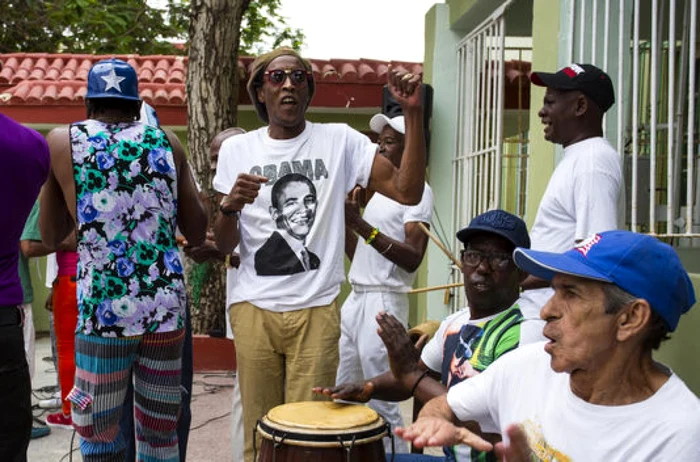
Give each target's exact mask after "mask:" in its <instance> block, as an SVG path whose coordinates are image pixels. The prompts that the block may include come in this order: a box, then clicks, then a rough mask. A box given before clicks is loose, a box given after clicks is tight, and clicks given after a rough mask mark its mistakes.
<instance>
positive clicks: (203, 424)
mask: <svg viewBox="0 0 700 462" xmlns="http://www.w3.org/2000/svg"><path fill="white" fill-rule="evenodd" d="M229 415H231V411H229V412H227V413H225V414H222V415H220V416H217V417H212V418H211V419H207V420H205V421H204V422H202V423H201V424H199V425H197V426H194V427H190V431H193V430H198V429H200V428H202V427H204V426H206V425H209V424H210V423H212V422H214V421H216V420H219V419H223V418H224V417H226V416H229Z"/></svg>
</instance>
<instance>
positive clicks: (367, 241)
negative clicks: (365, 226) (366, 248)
mask: <svg viewBox="0 0 700 462" xmlns="http://www.w3.org/2000/svg"><path fill="white" fill-rule="evenodd" d="M378 235H379V228H372V232H371V233H370V235H369V237H368V238H367V239H365V244H367V245H370V244H371V243H372V242H373V241H374V240H375V239H376V238H377V236H378Z"/></svg>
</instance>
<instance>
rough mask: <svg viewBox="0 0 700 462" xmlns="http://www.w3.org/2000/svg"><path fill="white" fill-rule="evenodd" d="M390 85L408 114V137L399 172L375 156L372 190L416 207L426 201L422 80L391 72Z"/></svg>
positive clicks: (392, 92)
mask: <svg viewBox="0 0 700 462" xmlns="http://www.w3.org/2000/svg"><path fill="white" fill-rule="evenodd" d="M388 85H389V91H390V92H391V95H392V96H393V97H394V99H395V100H396V101H397V102H398V103H399V104H401V108H402V110H403V114H404V121H405V126H406V135H405V142H404V150H403V157H402V158H401V165H400V167H399V168H398V169H397V168H396V167H395V166H394V164H392V163H391V161H390V160H389V159H387V158H385V157H383V156H381V155H378V154H377V155H375V156H374V164H373V165H372V172H371V174H370V179H369V185H368V188H369V189H371V190H373V191H377V192H380V193H382V194H384V195H385V196H387V197H389V198H391V199H394V200H395V201H397V202H400V203H402V204H408V205H415V204H417V203H419V202H420V200H421V198H422V197H423V188H424V186H425V163H426V158H425V157H426V156H425V134H424V127H423V106H422V101H421V76H420V75H413V74H406V73H397V72H395V71H390V72H389V81H388Z"/></svg>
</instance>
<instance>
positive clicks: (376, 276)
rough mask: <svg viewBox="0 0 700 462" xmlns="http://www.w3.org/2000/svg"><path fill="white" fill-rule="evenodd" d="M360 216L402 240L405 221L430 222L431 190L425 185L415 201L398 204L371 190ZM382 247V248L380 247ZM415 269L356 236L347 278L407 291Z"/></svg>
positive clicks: (411, 283) (359, 282)
mask: <svg viewBox="0 0 700 462" xmlns="http://www.w3.org/2000/svg"><path fill="white" fill-rule="evenodd" d="M362 218H364V220H365V221H366V222H367V223H369V224H370V225H372V226H373V227H375V228H378V229H379V231H381V232H382V233H383V234H385V235H387V236H389V237H391V238H392V239H395V240H397V241H399V242H404V240H405V239H406V228H405V226H406V224H407V223H415V222H422V223H430V220H431V219H432V218H433V191H432V190H431V189H430V186H428V185H427V184H426V185H425V189H424V190H423V197H422V198H421V201H420V202H419V203H418V205H412V206H409V205H402V204H399V203H398V202H396V201H394V200H392V199H389V198H388V197H386V196H384V195H382V194H379V193H375V194H374V195H373V196H372V198H371V199H370V200H369V202H368V203H367V207H365V211H364V213H363V214H362ZM381 250H383V249H381ZM415 278H416V272H415V271H414V272H412V273H409V272H408V271H406V270H405V269H403V268H401V267H400V266H398V265H397V264H396V263H394V262H392V261H391V260H389V259H388V258H386V257H385V256H384V255H381V254H380V253H379V251H378V250H376V249H375V248H374V247H372V246H371V245H368V244H365V241H364V239H358V240H357V246H356V247H355V256H354V257H353V259H352V265H351V266H350V272H349V273H348V280H349V281H350V283H351V284H357V285H362V286H382V287H386V288H388V289H392V290H393V291H395V292H408V291H409V290H411V287H412V286H413V281H414V279H415Z"/></svg>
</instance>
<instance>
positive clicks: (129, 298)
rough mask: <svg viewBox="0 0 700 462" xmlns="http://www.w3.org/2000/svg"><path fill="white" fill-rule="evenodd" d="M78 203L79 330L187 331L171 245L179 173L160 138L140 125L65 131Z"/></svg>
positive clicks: (178, 265) (92, 125)
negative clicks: (68, 139)
mask: <svg viewBox="0 0 700 462" xmlns="http://www.w3.org/2000/svg"><path fill="white" fill-rule="evenodd" d="M70 141H71V151H72V157H73V174H74V178H75V195H76V201H77V209H76V214H77V241H78V254H79V260H78V273H77V297H78V310H79V315H78V325H77V328H76V332H79V333H82V334H85V335H94V336H100V337H131V336H137V335H142V334H144V333H155V332H170V331H173V330H177V329H180V328H182V327H183V326H184V316H185V304H186V302H187V298H186V292H185V283H184V278H183V270H182V261H181V259H180V254H179V252H178V249H177V246H176V243H175V228H176V221H177V173H176V170H175V162H174V160H173V152H172V147H171V145H170V142H169V141H168V138H167V137H166V135H165V132H163V130H161V129H159V128H155V127H151V126H148V125H144V124H141V123H136V122H134V123H120V124H106V123H103V122H99V121H96V120H86V121H83V122H78V123H75V124H72V125H71V126H70Z"/></svg>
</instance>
